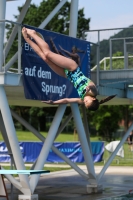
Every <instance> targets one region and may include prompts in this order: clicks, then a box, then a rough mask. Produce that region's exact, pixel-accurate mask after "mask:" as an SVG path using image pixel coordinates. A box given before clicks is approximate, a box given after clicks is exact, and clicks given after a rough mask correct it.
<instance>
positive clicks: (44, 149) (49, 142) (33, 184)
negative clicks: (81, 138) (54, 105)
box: [30, 104, 66, 193]
mask: <svg viewBox="0 0 133 200" xmlns="http://www.w3.org/2000/svg"><path fill="white" fill-rule="evenodd" d="M65 109H66V104H62V105H60V106H59V107H58V109H57V111H56V114H55V117H54V120H53V122H52V125H51V127H50V129H49V132H48V135H47V138H46V140H45V142H44V145H43V147H42V150H41V152H40V155H39V157H38V160H37V163H36V166H35V168H34V169H35V170H38V169H42V168H43V166H44V164H45V162H46V159H47V157H48V154H49V151H50V149H51V147H52V144H53V142H54V138H55V135H56V133H57V130H58V127H59V125H60V122H61V120H62V117H63V114H64V112H65ZM39 176H40V175H39V174H36V175H33V176H32V177H31V179H30V186H31V190H32V193H33V191H34V190H35V187H36V185H37V182H38V179H39Z"/></svg>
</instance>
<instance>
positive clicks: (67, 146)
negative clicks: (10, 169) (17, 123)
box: [0, 142, 104, 163]
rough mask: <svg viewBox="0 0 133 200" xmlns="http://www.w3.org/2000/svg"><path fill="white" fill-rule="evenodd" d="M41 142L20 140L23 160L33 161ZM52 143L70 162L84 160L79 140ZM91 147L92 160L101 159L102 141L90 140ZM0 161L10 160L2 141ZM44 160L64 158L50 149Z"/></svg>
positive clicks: (58, 160) (54, 161)
mask: <svg viewBox="0 0 133 200" xmlns="http://www.w3.org/2000/svg"><path fill="white" fill-rule="evenodd" d="M43 144H44V143H43V142H20V143H19V146H20V149H21V153H22V156H23V160H24V162H35V161H36V159H37V158H38V156H39V154H40V151H41V149H42V147H43ZM53 145H54V146H55V147H56V148H57V149H58V150H59V151H60V152H62V153H63V154H64V155H66V156H67V157H68V158H69V159H70V160H71V161H72V162H78V163H83V162H85V160H84V155H83V152H82V148H81V144H80V142H64V143H62V142H54V144H53ZM91 148H92V154H93V161H94V162H100V161H102V157H103V153H104V142H91ZM0 162H10V155H9V152H8V149H7V147H6V145H5V143H4V142H0ZM46 162H51V163H58V162H59V163H60V162H64V160H62V159H61V158H60V157H59V156H58V155H56V154H55V153H54V152H53V151H52V149H51V150H50V152H49V155H48V157H47V160H46Z"/></svg>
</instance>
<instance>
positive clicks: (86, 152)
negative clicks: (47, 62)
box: [71, 103, 96, 184]
mask: <svg viewBox="0 0 133 200" xmlns="http://www.w3.org/2000/svg"><path fill="white" fill-rule="evenodd" d="M71 109H72V113H73V117H74V121H75V125H76V129H77V132H78V134H79V139H80V142H81V146H82V151H83V155H84V158H85V163H86V165H87V169H88V173H89V178H90V179H89V181H90V183H91V184H96V175H95V170H94V163H93V159H92V156H91V153H90V149H89V146H88V143H87V138H86V136H85V131H84V127H83V123H82V120H81V116H80V112H79V108H78V104H77V103H72V104H71Z"/></svg>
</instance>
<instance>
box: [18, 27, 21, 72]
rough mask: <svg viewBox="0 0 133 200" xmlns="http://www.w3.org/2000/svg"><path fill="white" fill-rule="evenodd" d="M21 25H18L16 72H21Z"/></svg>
mask: <svg viewBox="0 0 133 200" xmlns="http://www.w3.org/2000/svg"><path fill="white" fill-rule="evenodd" d="M21 51H22V48H21V26H18V73H19V74H20V73H21Z"/></svg>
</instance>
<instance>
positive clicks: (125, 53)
mask: <svg viewBox="0 0 133 200" xmlns="http://www.w3.org/2000/svg"><path fill="white" fill-rule="evenodd" d="M127 60H128V57H127V47H126V39H124V69H127V67H128V66H127Z"/></svg>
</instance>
